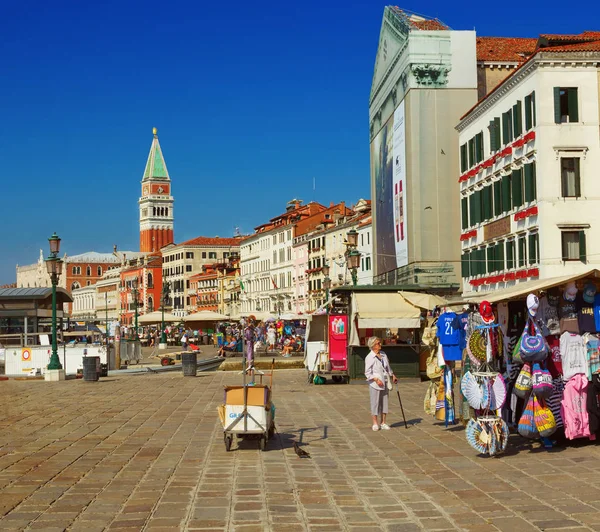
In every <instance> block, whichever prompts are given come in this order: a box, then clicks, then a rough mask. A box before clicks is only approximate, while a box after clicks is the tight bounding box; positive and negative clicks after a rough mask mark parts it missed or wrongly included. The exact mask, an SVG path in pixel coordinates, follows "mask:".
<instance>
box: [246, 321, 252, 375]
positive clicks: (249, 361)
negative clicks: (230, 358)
mask: <svg viewBox="0 0 600 532" xmlns="http://www.w3.org/2000/svg"><path fill="white" fill-rule="evenodd" d="M244 340H246V367H248V368H251V367H252V366H254V322H253V321H252V320H251V319H248V322H247V324H246V328H245V329H244Z"/></svg>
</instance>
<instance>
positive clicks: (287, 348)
mask: <svg viewBox="0 0 600 532" xmlns="http://www.w3.org/2000/svg"><path fill="white" fill-rule="evenodd" d="M293 349H294V346H293V344H292V341H291V340H290V339H289V338H286V339H285V340H284V341H283V346H282V348H281V356H283V357H285V358H288V357H291V356H292V351H293Z"/></svg>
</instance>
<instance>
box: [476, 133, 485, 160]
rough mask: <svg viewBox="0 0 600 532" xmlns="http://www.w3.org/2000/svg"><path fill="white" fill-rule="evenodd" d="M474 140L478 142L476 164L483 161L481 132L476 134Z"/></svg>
mask: <svg viewBox="0 0 600 532" xmlns="http://www.w3.org/2000/svg"><path fill="white" fill-rule="evenodd" d="M475 138H476V139H478V140H479V148H478V149H477V162H478V163H480V162H481V161H483V131H481V132H479V133H477V136H476V137H475Z"/></svg>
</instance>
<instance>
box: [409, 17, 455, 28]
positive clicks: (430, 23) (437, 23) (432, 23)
mask: <svg viewBox="0 0 600 532" xmlns="http://www.w3.org/2000/svg"><path fill="white" fill-rule="evenodd" d="M409 21H410V23H411V25H412V26H414V27H415V28H417V29H419V30H425V31H441V30H448V29H450V28H449V27H448V26H446V24H444V23H443V22H442V21H441V20H438V19H432V20H413V19H411V18H409Z"/></svg>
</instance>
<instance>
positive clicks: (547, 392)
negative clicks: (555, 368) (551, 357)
mask: <svg viewBox="0 0 600 532" xmlns="http://www.w3.org/2000/svg"><path fill="white" fill-rule="evenodd" d="M532 384H533V393H534V395H535V396H536V397H537V398H538V399H548V398H549V397H550V396H551V395H552V392H553V389H552V375H550V372H549V371H548V370H547V369H542V367H541V366H540V365H539V364H538V363H537V362H536V363H535V364H534V365H533V373H532Z"/></svg>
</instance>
